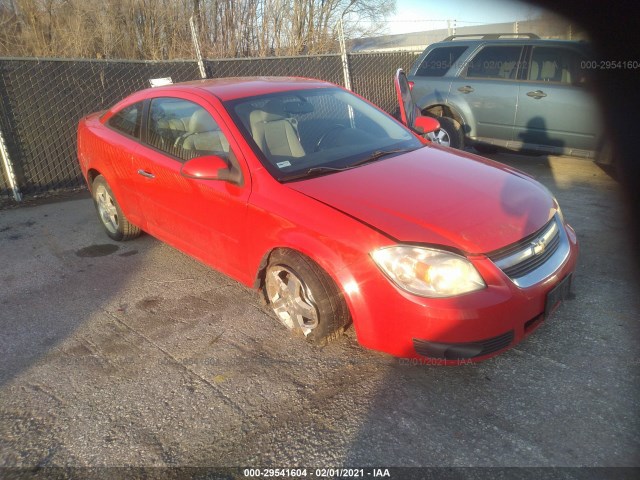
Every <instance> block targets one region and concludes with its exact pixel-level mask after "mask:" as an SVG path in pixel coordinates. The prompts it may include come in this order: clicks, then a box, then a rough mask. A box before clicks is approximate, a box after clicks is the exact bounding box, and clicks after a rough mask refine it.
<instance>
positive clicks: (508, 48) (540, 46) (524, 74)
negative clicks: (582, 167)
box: [408, 34, 603, 158]
mask: <svg viewBox="0 0 640 480" xmlns="http://www.w3.org/2000/svg"><path fill="white" fill-rule="evenodd" d="M472 37H473V38H472ZM478 37H480V38H478ZM523 37H524V38H523ZM593 63H595V62H592V61H591V55H590V53H589V49H588V45H587V44H586V43H584V42H572V41H562V40H541V39H540V38H539V37H537V36H536V35H534V34H491V35H484V36H478V35H475V36H473V35H458V36H451V37H448V38H446V39H445V40H444V41H442V42H439V43H436V44H432V45H430V46H429V47H427V49H426V50H425V51H424V52H423V53H422V55H420V57H418V59H417V60H416V62H415V63H414V64H413V66H412V67H411V70H410V72H409V75H408V79H409V82H410V85H412V92H411V94H412V97H413V101H414V102H415V104H416V106H417V107H418V108H419V109H420V110H421V111H422V113H423V114H424V115H430V116H435V117H437V118H438V120H439V121H440V126H441V131H440V132H439V135H438V138H439V141H440V142H441V143H443V144H445V145H449V146H451V147H455V148H463V147H464V145H465V142H466V143H467V144H472V145H473V146H474V147H475V148H476V149H478V150H479V151H481V152H489V151H492V150H495V149H496V148H497V147H500V148H506V149H509V150H516V151H534V152H541V153H548V154H564V155H576V156H582V157H588V158H593V157H595V154H596V152H597V151H598V150H599V149H600V147H601V143H602V141H603V130H602V127H601V124H600V114H599V110H598V107H597V104H596V101H595V98H594V97H593V95H592V94H591V92H590V89H589V78H588V73H589V68H591V67H592V64H593Z"/></svg>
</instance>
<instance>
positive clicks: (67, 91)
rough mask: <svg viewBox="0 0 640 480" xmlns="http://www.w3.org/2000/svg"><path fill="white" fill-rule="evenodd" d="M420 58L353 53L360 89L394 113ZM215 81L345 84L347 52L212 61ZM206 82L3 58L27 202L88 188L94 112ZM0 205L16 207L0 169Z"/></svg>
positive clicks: (8, 119)
mask: <svg viewBox="0 0 640 480" xmlns="http://www.w3.org/2000/svg"><path fill="white" fill-rule="evenodd" d="M417 54H418V53H417V52H416V53H407V52H393V53H373V54H372V53H357V54H349V56H348V61H349V75H350V77H351V85H352V88H353V90H354V91H355V92H356V93H358V94H360V95H362V96H363V97H365V98H367V99H369V100H370V101H372V102H373V103H375V104H377V105H378V106H380V107H381V108H383V109H384V110H386V111H388V112H389V113H393V112H394V111H395V108H396V106H397V101H396V99H395V98H396V97H395V91H394V88H393V81H392V79H393V74H394V73H395V71H396V69H397V68H404V69H405V70H408V69H409V67H410V66H411V64H412V63H413V61H414V60H415V58H416V56H417ZM204 63H205V71H206V73H207V77H208V78H220V77H240V76H300V77H311V78H319V79H322V80H326V81H329V82H332V83H336V84H339V85H344V84H345V81H344V73H343V68H342V60H341V57H340V55H318V56H301V57H274V58H247V59H231V60H226V59H225V60H205V62H204ZM159 77H171V78H172V79H173V81H174V82H181V81H188V80H195V79H198V78H200V74H199V70H198V65H197V63H196V62H195V61H170V62H145V61H105V60H58V59H44V60H43V59H13V58H3V59H0V131H2V133H3V136H4V139H5V143H6V146H7V150H8V154H9V158H10V160H11V163H12V165H13V170H14V174H15V180H16V183H17V186H18V189H19V190H20V192H21V194H22V197H23V199H24V200H26V201H28V200H31V199H34V198H38V197H42V196H52V195H60V194H66V193H69V192H73V191H76V190H79V189H83V188H85V185H84V181H83V179H82V175H81V173H80V169H79V167H78V164H77V160H76V127H77V124H78V121H79V120H80V118H82V117H83V116H85V115H87V114H88V113H91V112H95V111H100V110H104V109H107V108H109V107H110V106H111V105H113V104H114V103H116V102H117V101H119V100H121V99H122V98H124V97H126V96H127V95H129V94H130V93H132V92H135V91H137V90H140V89H142V88H146V87H147V86H148V80H149V79H150V78H159ZM0 170H1V171H2V173H0V208H2V207H7V206H10V205H14V204H15V203H16V202H15V200H14V198H13V193H12V191H11V188H10V182H9V179H8V178H7V176H6V173H5V171H4V169H0Z"/></svg>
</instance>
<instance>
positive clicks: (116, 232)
mask: <svg viewBox="0 0 640 480" xmlns="http://www.w3.org/2000/svg"><path fill="white" fill-rule="evenodd" d="M91 192H92V196H93V204H94V205H95V207H96V212H97V213H98V218H99V219H100V223H101V224H102V226H103V228H104V229H105V231H106V232H107V235H109V237H111V238H112V239H113V240H118V241H126V240H132V239H134V238H136V237H138V236H140V233H141V230H140V228H138V227H136V226H135V225H133V224H131V223H129V220H127V217H125V215H124V213H122V209H121V208H120V205H119V204H118V202H117V200H116V197H115V196H114V195H113V192H112V191H111V187H110V186H109V184H108V183H107V181H106V180H105V179H104V177H103V176H102V175H98V176H97V177H96V178H95V179H94V180H93V184H92V186H91Z"/></svg>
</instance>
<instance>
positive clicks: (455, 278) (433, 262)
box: [371, 245, 485, 298]
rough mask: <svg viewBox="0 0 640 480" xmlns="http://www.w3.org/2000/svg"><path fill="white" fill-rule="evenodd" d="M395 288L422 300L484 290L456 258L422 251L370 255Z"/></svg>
mask: <svg viewBox="0 0 640 480" xmlns="http://www.w3.org/2000/svg"><path fill="white" fill-rule="evenodd" d="M371 257H372V258H373V260H374V261H375V262H376V264H377V265H378V267H379V268H380V269H381V270H382V271H383V272H384V273H385V274H386V275H387V277H389V278H390V279H391V281H392V282H393V283H395V284H396V285H397V286H398V287H400V288H402V289H403V290H406V291H407V292H410V293H413V294H415V295H420V296H422V297H432V298H437V297H451V296H454V295H461V294H463V293H469V292H473V291H475V290H480V289H482V288H484V287H485V283H484V281H483V280H482V277H480V274H479V273H478V271H477V270H476V269H475V267H474V266H473V265H472V264H471V262H470V261H469V260H467V259H466V258H464V257H461V256H460V255H456V254H454V253H450V252H446V251H443V250H436V249H432V248H424V247H412V246H408V245H406V246H404V245H402V246H395V247H383V248H380V249H378V250H375V251H374V252H372V253H371Z"/></svg>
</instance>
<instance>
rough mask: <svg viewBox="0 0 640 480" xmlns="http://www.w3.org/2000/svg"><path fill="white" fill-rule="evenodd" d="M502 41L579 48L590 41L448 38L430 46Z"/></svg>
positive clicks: (496, 43) (515, 43)
mask: <svg viewBox="0 0 640 480" xmlns="http://www.w3.org/2000/svg"><path fill="white" fill-rule="evenodd" d="M502 43H508V44H510V45H538V46H541V45H547V46H548V45H557V46H560V45H563V46H571V47H579V48H587V47H588V45H589V44H588V43H587V42H584V41H577V40H555V39H546V38H535V39H533V38H484V39H483V38H475V39H468V38H465V39H460V40H447V41H442V42H437V43H433V44H431V45H430V46H432V47H435V46H437V47H442V46H453V45H460V46H475V45H481V44H482V45H484V44H491V45H500V44H502Z"/></svg>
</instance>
